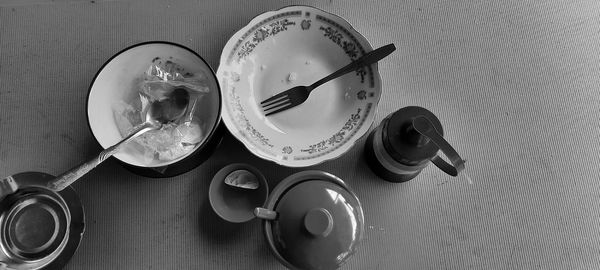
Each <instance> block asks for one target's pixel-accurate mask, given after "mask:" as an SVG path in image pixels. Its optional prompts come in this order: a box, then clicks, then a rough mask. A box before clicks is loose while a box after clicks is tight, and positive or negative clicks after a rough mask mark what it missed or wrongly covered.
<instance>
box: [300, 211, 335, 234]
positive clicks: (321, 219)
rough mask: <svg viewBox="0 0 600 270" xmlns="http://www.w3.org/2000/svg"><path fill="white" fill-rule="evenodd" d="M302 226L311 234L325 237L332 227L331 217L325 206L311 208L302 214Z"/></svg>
mask: <svg viewBox="0 0 600 270" xmlns="http://www.w3.org/2000/svg"><path fill="white" fill-rule="evenodd" d="M304 227H305V228H306V230H307V231H308V232H309V233H310V234H312V235H313V236H321V237H325V236H327V235H329V233H330V232H331V230H332V229H333V218H332V216H331V213H329V211H327V209H325V208H313V209H311V210H309V211H308V213H306V215H305V216H304Z"/></svg>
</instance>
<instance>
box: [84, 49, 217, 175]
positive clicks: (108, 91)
mask: <svg viewBox="0 0 600 270" xmlns="http://www.w3.org/2000/svg"><path fill="white" fill-rule="evenodd" d="M157 57H158V58H160V59H166V60H171V61H172V62H174V63H177V64H178V65H179V66H181V67H182V68H183V69H184V71H185V72H190V73H199V72H202V73H204V74H205V75H206V78H207V80H206V81H207V84H208V87H209V89H210V92H209V93H208V94H205V95H204V96H203V97H202V98H201V99H200V100H199V102H198V104H196V107H197V108H201V109H197V110H196V113H195V114H194V117H196V116H198V115H201V117H202V118H203V119H206V123H204V127H205V130H203V132H204V134H205V137H204V141H203V142H201V143H199V144H198V145H197V146H196V147H195V148H194V149H193V150H192V151H190V152H188V153H187V154H186V155H183V156H181V157H179V158H176V159H173V160H167V161H161V160H157V159H154V160H152V161H148V159H144V158H143V154H142V152H141V151H140V150H139V147H134V146H132V145H131V144H128V145H126V146H125V147H124V148H123V149H122V150H121V151H120V152H119V153H117V154H116V155H115V157H116V158H117V159H119V160H121V161H123V162H125V163H126V164H130V165H133V166H138V167H145V168H155V167H161V166H167V165H170V164H174V163H176V162H178V161H180V160H182V159H184V158H186V157H187V156H189V155H190V154H192V153H194V152H196V151H197V150H199V148H201V147H203V146H204V144H205V143H206V141H207V138H210V136H211V135H212V134H213V133H214V130H215V129H216V127H217V125H218V124H219V121H220V104H221V102H220V98H221V97H220V91H219V85H218V82H217V80H216V78H215V76H214V73H213V71H212V70H211V68H210V67H209V66H208V64H207V63H206V62H205V61H204V60H203V59H202V58H201V57H200V56H199V55H197V54H196V53H194V52H193V51H191V50H190V49H187V48H185V47H183V46H181V45H178V44H174V43H169V42H146V43H141V44H137V45H134V46H131V47H129V48H126V49H124V50H123V51H121V52H119V53H118V54H116V55H115V56H113V57H112V58H111V59H109V60H108V61H107V62H106V64H104V66H103V67H102V68H101V69H100V71H99V72H98V74H97V75H96V78H95V79H94V81H93V83H92V85H91V87H90V92H89V96H88V104H87V105H88V122H89V125H90V129H91V130H92V133H93V135H94V137H95V138H96V140H97V141H98V143H100V145H101V146H102V147H104V148H105V149H106V148H108V147H110V146H112V145H114V144H116V143H117V142H119V141H120V140H121V139H122V136H121V133H120V132H119V130H118V127H117V125H116V123H115V117H114V113H113V105H114V104H115V103H116V102H119V101H122V100H124V101H128V100H131V99H133V98H135V97H136V96H137V95H138V94H137V93H138V92H137V91H138V89H137V88H136V84H135V83H136V80H139V78H140V77H141V76H142V75H143V74H144V72H145V71H146V70H147V69H148V67H149V66H150V65H151V64H152V61H153V60H154V59H156V58H157Z"/></svg>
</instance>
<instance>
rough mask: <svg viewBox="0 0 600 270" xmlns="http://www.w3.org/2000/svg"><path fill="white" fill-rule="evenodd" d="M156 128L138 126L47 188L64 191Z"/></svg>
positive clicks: (55, 180)
mask: <svg viewBox="0 0 600 270" xmlns="http://www.w3.org/2000/svg"><path fill="white" fill-rule="evenodd" d="M158 127H159V126H158V125H157V124H154V123H150V122H144V123H143V124H141V125H139V126H138V127H137V128H136V129H135V130H134V131H133V132H131V134H130V135H129V136H127V137H126V138H125V139H123V140H121V141H120V142H118V143H117V144H115V145H113V146H111V147H109V148H107V149H105V150H104V151H102V152H100V154H98V155H97V156H96V157H94V158H93V159H91V160H89V161H86V162H84V163H81V164H80V165H78V166H75V167H74V168H72V169H70V170H68V171H67V172H65V173H63V174H61V175H59V176H58V177H56V178H54V179H53V180H51V181H50V182H48V184H47V187H48V188H49V189H51V190H54V191H61V190H63V189H65V188H66V187H68V186H70V185H71V184H73V183H74V182H75V181H77V180H78V179H79V178H81V177H82V176H84V175H85V174H87V173H88V172H90V171H91V170H92V169H94V168H96V167H97V166H98V165H100V163H102V162H104V161H105V160H106V159H108V158H109V157H111V156H113V155H114V154H115V153H117V152H118V151H119V149H120V148H121V146H122V145H124V144H126V143H128V142H130V141H132V140H133V139H134V138H136V137H138V136H140V135H142V134H144V133H146V132H147V131H149V130H153V129H156V128H158Z"/></svg>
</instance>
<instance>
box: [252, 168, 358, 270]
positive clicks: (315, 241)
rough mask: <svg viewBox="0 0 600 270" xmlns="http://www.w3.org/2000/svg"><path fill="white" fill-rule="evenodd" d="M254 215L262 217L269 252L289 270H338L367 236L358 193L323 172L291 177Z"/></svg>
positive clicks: (305, 172) (280, 184)
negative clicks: (365, 235)
mask: <svg viewBox="0 0 600 270" xmlns="http://www.w3.org/2000/svg"><path fill="white" fill-rule="evenodd" d="M255 214H256V215H257V217H259V218H262V219H264V222H263V229H264V234H265V238H266V240H267V242H268V244H269V246H270V247H271V251H272V252H273V254H274V255H275V257H276V258H277V259H278V260H279V261H280V262H281V263H282V264H283V265H285V266H286V267H288V268H290V269H337V268H339V267H340V266H342V265H343V264H345V263H346V262H347V260H348V259H349V258H350V257H351V256H352V255H353V254H354V253H355V251H356V248H357V246H358V245H359V243H360V241H361V240H362V237H363V233H364V214H363V211H362V206H361V204H360V202H359V200H358V198H357V197H356V195H355V194H354V193H353V192H352V190H350V188H349V187H348V186H347V185H346V184H345V183H344V182H343V181H342V180H341V179H339V178H337V177H336V176H334V175H332V174H329V173H326V172H322V171H303V172H299V173H296V174H293V175H291V176H289V177H287V178H286V179H284V180H283V181H281V183H279V184H278V185H277V186H276V187H275V189H274V190H273V193H271V195H270V196H269V199H268V200H267V203H266V204H265V207H264V208H262V207H259V208H256V210H255Z"/></svg>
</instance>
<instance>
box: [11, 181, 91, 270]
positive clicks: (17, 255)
mask: <svg viewBox="0 0 600 270" xmlns="http://www.w3.org/2000/svg"><path fill="white" fill-rule="evenodd" d="M53 178H54V176H52V175H49V174H45V173H39V172H25V173H19V174H15V175H12V176H9V177H7V178H4V179H0V186H1V187H7V186H10V187H11V189H10V192H2V194H1V195H2V197H1V198H0V262H2V263H0V268H2V266H6V267H8V269H41V268H43V269H46V270H54V269H61V268H62V267H63V266H64V265H65V264H66V263H67V262H68V260H69V259H70V258H71V256H73V253H74V252H75V250H76V249H77V247H78V245H79V242H80V240H81V237H82V234H83V231H84V228H85V225H84V214H83V208H82V206H81V201H80V200H79V197H78V196H77V194H76V193H75V191H74V190H73V189H72V188H71V187H67V188H66V189H64V190H62V191H60V192H58V193H56V192H54V191H51V190H49V189H47V188H46V183H47V182H48V181H49V180H52V179H53ZM3 191H4V190H3Z"/></svg>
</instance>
